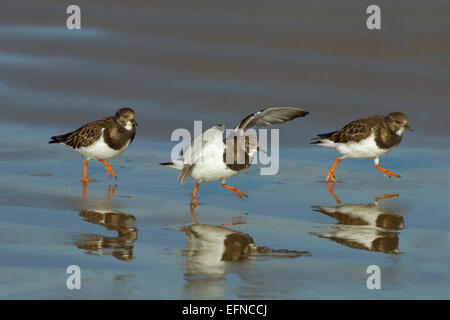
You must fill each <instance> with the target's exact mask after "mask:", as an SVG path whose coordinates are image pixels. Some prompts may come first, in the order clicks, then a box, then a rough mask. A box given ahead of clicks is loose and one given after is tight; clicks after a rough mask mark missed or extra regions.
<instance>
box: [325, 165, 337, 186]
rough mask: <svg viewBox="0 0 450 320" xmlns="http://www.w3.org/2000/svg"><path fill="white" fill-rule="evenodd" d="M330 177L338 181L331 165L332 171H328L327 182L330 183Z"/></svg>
mask: <svg viewBox="0 0 450 320" xmlns="http://www.w3.org/2000/svg"><path fill="white" fill-rule="evenodd" d="M330 179H331V181H333V182H336V176H335V175H334V174H333V170H332V169H331V167H330V171H328V174H327V180H326V182H327V183H328V180H330Z"/></svg>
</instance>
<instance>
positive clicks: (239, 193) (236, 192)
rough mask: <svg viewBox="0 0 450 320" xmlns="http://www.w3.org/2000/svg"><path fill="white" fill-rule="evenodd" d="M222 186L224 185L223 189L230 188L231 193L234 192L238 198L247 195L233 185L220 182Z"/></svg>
mask: <svg viewBox="0 0 450 320" xmlns="http://www.w3.org/2000/svg"><path fill="white" fill-rule="evenodd" d="M222 187H224V188H225V189H230V190H232V191H233V193H234V194H235V195H237V196H238V197H239V198H242V197H246V198H248V196H247V195H246V194H245V193H243V192H242V191H241V190H239V189H237V188H233V187H230V186H227V185H226V184H225V183H224V182H222Z"/></svg>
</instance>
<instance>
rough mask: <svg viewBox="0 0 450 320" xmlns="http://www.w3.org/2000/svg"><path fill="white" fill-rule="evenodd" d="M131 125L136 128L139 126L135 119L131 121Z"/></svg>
mask: <svg viewBox="0 0 450 320" xmlns="http://www.w3.org/2000/svg"><path fill="white" fill-rule="evenodd" d="M131 123H132V124H133V125H134V126H136V127H137V126H138V124H137V122H136V120H134V119H131Z"/></svg>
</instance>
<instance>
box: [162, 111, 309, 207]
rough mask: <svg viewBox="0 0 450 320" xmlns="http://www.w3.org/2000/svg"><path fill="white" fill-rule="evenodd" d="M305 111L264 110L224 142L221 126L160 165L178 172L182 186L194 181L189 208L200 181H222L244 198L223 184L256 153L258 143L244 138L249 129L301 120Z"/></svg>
mask: <svg viewBox="0 0 450 320" xmlns="http://www.w3.org/2000/svg"><path fill="white" fill-rule="evenodd" d="M308 113H309V112H308V111H305V110H303V109H300V108H297V107H275V108H267V109H263V110H261V111H258V112H255V113H252V114H250V115H249V116H247V117H245V118H244V119H243V120H242V121H241V122H240V123H239V124H238V125H237V126H236V127H235V128H234V130H233V131H232V133H231V134H230V135H229V136H228V137H226V139H225V140H224V138H223V133H224V131H225V129H226V127H225V125H216V126H213V127H211V128H209V129H208V130H206V131H205V132H203V134H201V135H199V136H197V137H196V138H195V139H193V140H192V142H191V143H190V144H189V145H188V146H187V147H186V148H185V149H184V150H183V152H182V154H181V156H180V157H179V158H177V159H175V160H174V161H171V162H165V163H161V165H163V166H168V167H171V168H174V169H176V170H179V171H180V175H179V176H178V181H181V184H184V182H185V181H186V179H187V178H189V177H192V178H193V179H195V180H196V183H195V187H194V191H193V192H192V196H191V208H195V207H196V206H197V205H198V203H197V201H196V199H195V195H196V193H197V189H198V186H199V184H200V183H201V182H203V181H207V182H210V181H217V180H222V187H224V188H226V189H230V190H232V191H233V193H234V194H236V195H237V196H239V197H246V198H247V197H248V196H247V195H246V194H245V193H243V192H242V191H241V190H239V189H237V188H234V187H231V186H229V185H227V184H225V182H226V180H227V179H229V178H231V177H233V176H235V175H237V174H239V173H241V172H242V171H244V170H245V169H247V168H248V167H249V166H250V165H251V163H252V161H253V157H254V156H255V154H256V153H257V152H258V151H261V152H265V151H264V150H262V148H260V147H259V144H258V140H257V139H256V137H254V136H252V135H248V134H246V130H247V129H249V128H251V127H265V126H269V125H272V124H279V123H284V122H286V121H290V120H293V119H295V118H298V117H304V116H306V115H307V114H308Z"/></svg>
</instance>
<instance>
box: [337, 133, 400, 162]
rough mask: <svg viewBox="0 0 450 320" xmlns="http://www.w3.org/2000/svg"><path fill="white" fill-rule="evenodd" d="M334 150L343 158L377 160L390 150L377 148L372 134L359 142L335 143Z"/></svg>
mask: <svg viewBox="0 0 450 320" xmlns="http://www.w3.org/2000/svg"><path fill="white" fill-rule="evenodd" d="M335 148H336V149H337V150H338V151H339V152H340V153H342V155H343V156H344V158H377V157H380V156H382V155H384V154H386V153H388V152H389V151H391V150H392V149H381V148H379V147H378V146H377V144H376V142H375V135H374V133H372V134H371V135H370V136H369V137H367V138H366V139H364V140H361V141H359V142H347V143H336V144H335Z"/></svg>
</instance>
